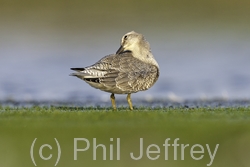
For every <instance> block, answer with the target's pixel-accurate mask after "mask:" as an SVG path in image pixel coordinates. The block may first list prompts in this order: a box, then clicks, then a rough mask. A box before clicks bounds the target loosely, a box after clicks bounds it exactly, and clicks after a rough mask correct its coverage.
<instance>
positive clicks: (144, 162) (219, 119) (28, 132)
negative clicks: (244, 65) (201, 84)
mask: <svg viewBox="0 0 250 167" xmlns="http://www.w3.org/2000/svg"><path fill="white" fill-rule="evenodd" d="M35 138H37V139H36V141H35V144H34V148H33V155H34V161H35V162H36V165H37V166H54V165H55V163H56V161H57V156H58V148H57V144H56V141H55V139H54V138H56V139H57V141H58V143H59V144H60V148H61V157H60V160H59V162H58V164H57V166H63V167H64V166H65V167H66V166H104V167H105V166H119V167H123V166H124V167H125V166H145V167H149V166H159V167H160V166H174V167H178V166H197V167H198V166H199V167H201V166H207V165H211V166H214V167H221V166H227V167H235V166H242V167H244V166H249V165H250V160H249V154H250V142H249V141H250V108H249V107H245V108H235V107H234V108H154V109H151V108H137V109H135V110H134V111H129V110H127V108H119V109H118V111H116V112H114V111H112V109H110V108H81V107H31V108H15V107H0V166H5V167H13V166H26V167H29V166H34V164H33V163H32V160H31V157H30V148H31V145H32V142H33V141H34V140H35ZM76 138H85V141H80V140H79V141H78V142H77V146H76V145H74V139H75V140H76ZM140 138H142V140H143V147H142V148H143V156H142V158H141V159H140V160H133V159H132V157H131V154H130V153H133V155H134V157H139V155H140V151H139V150H140V149H139V148H140ZM168 138H169V144H173V143H174V140H178V139H179V140H178V141H177V142H178V144H180V145H179V146H178V147H177V150H176V152H175V149H174V147H173V146H169V147H168V150H167V151H166V150H165V147H164V146H163V144H164V143H165V140H166V139H168ZM94 139H96V143H97V144H103V146H105V147H106V153H107V155H106V156H107V157H106V158H107V160H103V152H102V151H103V150H102V148H101V146H100V147H98V148H97V149H96V150H97V152H96V154H95V155H96V159H97V160H93V159H94V151H95V149H94ZM119 140H120V144H117V143H119ZM87 142H89V149H88V150H86V151H79V152H77V157H76V158H77V159H76V160H74V146H75V147H77V148H79V149H80V148H81V149H84V148H86V147H87V145H88V144H87ZM43 144H49V145H50V146H51V148H49V147H48V145H45V147H44V148H43V149H42V145H43ZM151 144H155V145H153V146H151V148H148V146H149V145H151ZM181 144H183V145H184V144H185V145H187V144H189V146H187V147H186V148H185V150H184V151H183V150H182V149H181ZM195 144H200V146H201V147H203V149H204V150H203V152H202V148H201V147H195V149H194V150H195V151H200V153H194V154H192V155H193V156H194V157H196V158H201V159H200V160H194V159H193V158H192V155H191V153H190V152H191V147H192V146H193V145H195ZM206 144H208V146H209V148H210V149H211V153H214V150H215V147H216V145H217V144H219V146H218V149H217V152H216V154H215V156H214V159H213V161H212V160H211V157H210V156H209V153H208V148H207V145H206ZM157 146H158V152H157ZM119 148H120V151H117V149H119ZM147 148H148V150H149V151H156V152H155V153H152V152H151V153H148V156H149V157H151V158H156V157H157V156H158V159H156V160H150V159H149V158H148V157H147V153H146V151H147ZM39 150H40V151H41V154H42V156H44V158H47V157H49V156H50V155H52V157H51V159H49V160H43V159H41V158H40V156H39ZM110 152H113V160H110V159H112V158H111V157H112V156H110ZM119 153H120V158H119V157H117V154H119ZM175 153H176V155H177V156H176V157H174V155H175ZM182 153H183V155H182ZM166 156H167V158H168V159H167V160H166V159H165V157H166ZM182 156H184V157H182ZM117 159H118V160H117ZM175 159H176V160H175Z"/></svg>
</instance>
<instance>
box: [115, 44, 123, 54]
mask: <svg viewBox="0 0 250 167" xmlns="http://www.w3.org/2000/svg"><path fill="white" fill-rule="evenodd" d="M123 51H124V47H123V46H122V45H121V46H120V48H119V49H118V50H117V51H116V54H120V53H122V52H123Z"/></svg>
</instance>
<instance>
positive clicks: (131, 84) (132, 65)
mask: <svg viewBox="0 0 250 167" xmlns="http://www.w3.org/2000/svg"><path fill="white" fill-rule="evenodd" d="M71 70H74V71H76V72H75V73H72V74H71V75H72V76H76V77H78V78H80V79H82V80H84V81H85V82H87V83H88V84H89V85H90V86H92V87H94V88H97V89H100V90H102V91H105V92H109V93H111V96H110V99H111V103H112V107H113V109H116V103H115V94H127V101H128V105H129V108H130V109H131V110H133V105H132V101H131V93H136V92H138V91H144V90H147V89H149V88H150V87H152V86H153V85H154V83H155V82H156V81H157V79H158V77H159V65H158V63H157V62H156V60H155V59H154V56H153V54H152V53H151V50H150V45H149V43H148V42H147V41H146V39H145V38H144V36H143V35H142V34H139V33H136V32H134V31H131V32H128V33H127V34H125V35H124V36H123V37H122V39H121V46H120V48H119V49H118V50H117V52H116V54H110V55H108V56H105V57H103V58H102V59H101V60H99V61H98V62H96V63H95V64H93V65H91V66H88V67H84V68H71Z"/></svg>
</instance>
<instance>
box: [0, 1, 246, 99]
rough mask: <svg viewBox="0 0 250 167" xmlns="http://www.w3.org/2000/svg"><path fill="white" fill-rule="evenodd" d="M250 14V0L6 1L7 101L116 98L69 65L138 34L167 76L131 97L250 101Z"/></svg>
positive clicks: (2, 19)
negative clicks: (74, 74)
mask: <svg viewBox="0 0 250 167" xmlns="http://www.w3.org/2000/svg"><path fill="white" fill-rule="evenodd" d="M249 16H250V1H249V0H240V1H238V0H231V1H227V0H205V1H200V0H189V1H180V0H167V1H165V0H145V1H132V0H126V1H115V0H108V1H107V0H105V1H91V0H84V1H83V0H71V1H67V0H60V1H59V0H53V1H51V0H43V1H34V0H24V1H19V0H11V1H7V0H0V100H6V99H14V100H38V101H39V100H62V101H64V100H66V101H67V100H74V99H77V100H84V99H97V100H100V101H109V96H110V94H109V93H105V92H102V91H100V90H96V89H94V88H92V87H90V86H89V85H87V84H86V83H84V82H83V81H81V80H80V79H77V78H74V77H70V76H69V74H70V73H71V71H70V68H71V67H85V66H88V65H91V64H93V63H95V62H96V61H98V60H99V59H100V58H102V57H103V56H105V55H108V54H111V53H115V52H116V50H117V49H118V47H119V45H120V39H121V37H122V36H123V35H124V34H125V33H127V32H129V31H131V30H134V31H137V32H139V33H142V34H144V36H145V37H146V39H147V40H148V41H149V42H150V44H151V49H152V52H153V54H154V56H155V58H156V60H157V61H158V63H159V65H160V71H161V73H160V78H159V80H158V82H157V83H156V84H155V85H154V86H153V87H152V88H151V89H149V90H148V91H145V92H139V93H136V94H133V95H132V99H172V100H177V101H178V100H182V99H213V98H223V99H249V98H250V19H249ZM117 98H118V99H119V98H122V99H123V98H125V97H122V96H117Z"/></svg>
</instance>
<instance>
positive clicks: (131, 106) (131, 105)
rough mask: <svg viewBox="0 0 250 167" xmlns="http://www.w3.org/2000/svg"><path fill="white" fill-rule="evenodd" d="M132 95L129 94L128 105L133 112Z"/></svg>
mask: <svg viewBox="0 0 250 167" xmlns="http://www.w3.org/2000/svg"><path fill="white" fill-rule="evenodd" d="M130 95H131V94H130V93H129V94H128V96H127V101H128V105H129V108H130V110H133V104H132V101H131V98H130Z"/></svg>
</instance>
